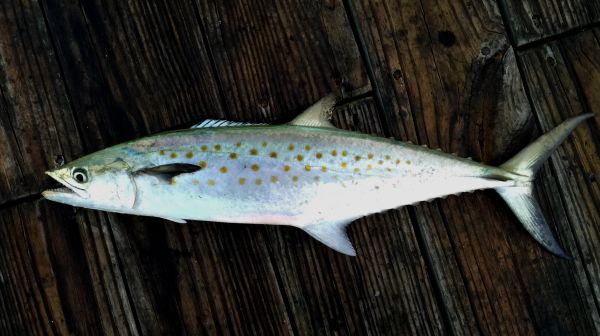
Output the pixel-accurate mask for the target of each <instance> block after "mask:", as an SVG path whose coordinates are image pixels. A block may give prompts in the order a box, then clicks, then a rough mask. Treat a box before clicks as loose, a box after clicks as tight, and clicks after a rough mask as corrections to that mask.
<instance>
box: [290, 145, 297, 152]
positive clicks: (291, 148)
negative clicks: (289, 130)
mask: <svg viewBox="0 0 600 336" xmlns="http://www.w3.org/2000/svg"><path fill="white" fill-rule="evenodd" d="M294 148H296V146H294V145H289V146H288V150H290V151H293V150H294Z"/></svg>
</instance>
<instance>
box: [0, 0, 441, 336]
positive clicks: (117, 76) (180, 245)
mask: <svg viewBox="0 0 600 336" xmlns="http://www.w3.org/2000/svg"><path fill="white" fill-rule="evenodd" d="M238 5H239V6H238ZM36 8H37V7H36ZM39 8H40V9H41V10H39V11H38V12H37V13H39V18H38V19H39V20H42V18H43V20H42V21H44V23H45V24H46V25H47V30H46V31H47V32H48V34H49V36H48V37H47V38H48V39H49V40H51V41H52V45H53V46H54V48H55V49H54V50H52V51H48V53H49V54H52V55H55V57H56V59H57V64H58V65H59V68H60V69H61V71H62V72H61V76H60V78H61V80H62V83H63V84H62V85H63V87H64V95H65V96H66V97H68V101H69V104H70V106H71V110H72V112H71V111H69V113H67V116H68V118H71V119H72V120H73V123H74V124H76V125H77V127H78V129H79V130H80V132H79V133H77V134H76V136H74V139H73V142H74V143H75V144H77V145H78V146H79V147H77V150H76V151H73V152H72V153H66V152H65V153H63V154H64V156H65V158H66V160H67V161H68V160H72V159H73V158H75V157H77V156H79V155H81V154H84V153H87V152H91V151H94V150H96V149H99V148H103V147H105V146H107V145H111V144H114V143H117V142H120V141H123V140H127V139H132V138H136V137H139V136H141V135H144V134H148V133H154V132H157V131H160V130H164V129H171V128H174V127H177V126H181V125H185V124H191V123H193V122H196V121H197V120H201V119H203V118H204V117H227V118H230V119H234V120H250V121H285V120H289V119H290V118H292V117H293V116H294V115H296V114H297V113H299V112H300V111H301V110H302V108H305V107H307V106H308V105H309V104H310V103H312V102H314V101H315V100H317V99H318V98H320V97H321V96H323V95H325V94H327V93H328V92H330V91H334V92H336V93H338V94H341V95H343V96H346V97H348V96H349V95H351V92H353V90H354V89H357V88H361V87H364V86H368V85H369V83H368V81H367V79H366V75H365V72H364V70H363V69H362V60H361V59H360V57H359V52H358V49H357V46H356V44H355V42H354V37H353V35H352V32H351V30H350V27H349V23H348V22H347V19H346V15H345V8H344V7H343V5H342V3H341V2H329V3H323V4H319V3H314V2H305V1H289V2H287V3H286V4H280V3H278V4H276V5H274V4H273V3H271V2H264V3H259V2H250V1H248V2H247V3H240V4H234V3H221V2H198V3H192V2H177V3H174V2H158V3H157V2H152V3H140V2H109V3H107V2H102V3H101V2H99V1H98V2H94V1H90V2H87V1H86V2H81V3H79V2H75V1H45V2H42V3H41V4H40V7H39ZM299 9H306V11H305V14H304V16H303V17H298V15H297V14H296V13H297V12H298V10H299ZM36 10H37V9H36ZM307 21H308V22H309V23H310V24H308V23H307ZM43 70H45V68H43V69H41V70H39V71H43ZM63 118H64V116H63ZM337 118H338V119H337V122H338V123H339V124H340V125H343V127H345V128H352V129H360V130H364V131H368V132H373V133H378V134H383V131H382V130H383V127H382V124H381V122H380V121H379V118H378V115H377V112H376V110H375V109H374V108H373V106H372V104H370V103H368V102H367V103H359V104H357V105H355V106H351V107H349V108H347V109H346V110H345V112H344V111H342V112H340V114H339V115H338V116H337ZM40 174H41V173H40ZM45 183H49V182H48V181H47V180H46V181H45ZM41 187H43V186H40V185H38V188H39V189H38V190H37V191H39V190H41V189H42V188H41ZM0 216H3V217H2V218H3V220H4V225H3V228H5V231H3V236H2V239H3V240H2V243H1V244H0V246H1V248H0V259H1V260H2V263H3V264H2V268H0V269H2V287H1V288H0V289H2V292H0V293H2V295H1V297H0V300H1V302H0V303H1V304H0V312H2V313H1V314H0V315H1V316H3V318H0V322H1V323H0V327H1V328H2V329H1V330H0V333H27V334H30V333H31V334H46V333H50V334H52V333H53V334H69V333H74V334H92V333H98V334H105V333H109V334H110V333H115V334H181V333H188V334H243V333H248V334H334V333H346V334H355V333H361V334H363V333H366V334H368V333H371V334H400V333H410V334H413V333H416V332H421V333H427V334H440V333H441V332H443V331H444V322H443V313H442V312H441V311H440V309H439V302H438V301H437V300H436V297H435V292H434V290H433V289H432V288H431V282H430V273H429V271H428V269H427V267H426V263H425V261H424V259H423V257H422V252H421V248H420V246H419V244H418V241H417V238H416V236H415V232H414V221H411V220H410V218H409V216H408V213H407V212H406V211H402V212H391V213H388V214H385V215H379V216H373V217H370V218H368V219H364V220H361V221H359V222H358V223H357V224H355V225H353V227H352V229H351V237H352V239H354V240H355V242H356V245H357V248H358V249H359V251H360V252H359V253H361V255H362V256H364V257H359V258H349V257H344V256H342V255H340V254H338V253H335V252H333V251H331V250H329V249H327V248H326V247H324V246H322V245H321V244H320V243H318V242H315V241H314V240H312V239H311V238H310V237H308V235H306V234H304V233H303V232H300V231H299V230H296V229H292V228H271V227H256V226H247V225H240V226H236V225H221V224H210V223H193V224H190V225H187V226H181V225H176V224H173V223H169V222H165V221H163V220H158V219H148V218H138V217H133V216H122V215H113V214H106V213H102V212H95V211H81V210H73V209H72V208H70V207H65V206H61V205H57V204H51V203H49V202H46V201H43V200H39V201H35V202H28V203H23V204H19V205H16V206H11V207H8V208H6V209H4V210H2V212H1V215H0ZM385 228H387V230H384V229H385ZM390 230H392V231H393V232H395V234H394V235H392V236H390V235H389V231H390ZM15 237H16V238H15ZM17 238H18V239H17ZM12 307H18V308H17V309H11V308H12ZM4 316H6V317H5V318H4Z"/></svg>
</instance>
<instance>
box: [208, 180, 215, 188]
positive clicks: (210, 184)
mask: <svg viewBox="0 0 600 336" xmlns="http://www.w3.org/2000/svg"><path fill="white" fill-rule="evenodd" d="M215 184H217V182H215V180H212V179H211V180H208V185H209V186H211V187H212V186H214V185H215Z"/></svg>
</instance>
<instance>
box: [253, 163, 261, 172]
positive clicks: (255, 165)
mask: <svg viewBox="0 0 600 336" xmlns="http://www.w3.org/2000/svg"><path fill="white" fill-rule="evenodd" d="M251 168H252V170H254V171H258V170H259V169H260V167H259V166H258V165H257V164H253V165H252V167H251Z"/></svg>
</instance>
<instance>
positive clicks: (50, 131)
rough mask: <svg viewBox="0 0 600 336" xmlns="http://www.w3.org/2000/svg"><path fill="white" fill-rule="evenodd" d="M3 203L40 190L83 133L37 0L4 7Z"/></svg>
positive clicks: (0, 67) (0, 82)
mask: <svg viewBox="0 0 600 336" xmlns="http://www.w3.org/2000/svg"><path fill="white" fill-rule="evenodd" d="M0 22H2V24H1V25H0V152H2V155H3V156H2V160H0V176H1V177H0V203H3V202H6V201H8V200H11V199H15V198H19V197H23V196H26V195H29V194H32V193H36V192H38V191H39V188H40V185H42V184H43V181H44V180H45V178H44V171H45V170H47V168H48V167H52V166H54V165H55V163H54V162H55V160H56V158H57V156H58V155H62V154H64V155H71V154H73V153H80V151H81V147H80V145H79V143H78V129H77V127H76V125H75V122H74V120H73V118H72V115H71V107H70V105H69V100H68V97H67V93H66V90H65V88H64V84H63V81H62V79H61V74H60V68H59V65H58V64H57V62H56V56H55V54H54V50H53V49H52V43H51V40H50V37H49V34H48V31H47V29H46V26H45V24H44V16H43V14H42V12H41V11H40V8H39V7H38V6H37V3H32V2H31V1H3V2H2V3H1V4H0Z"/></svg>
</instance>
